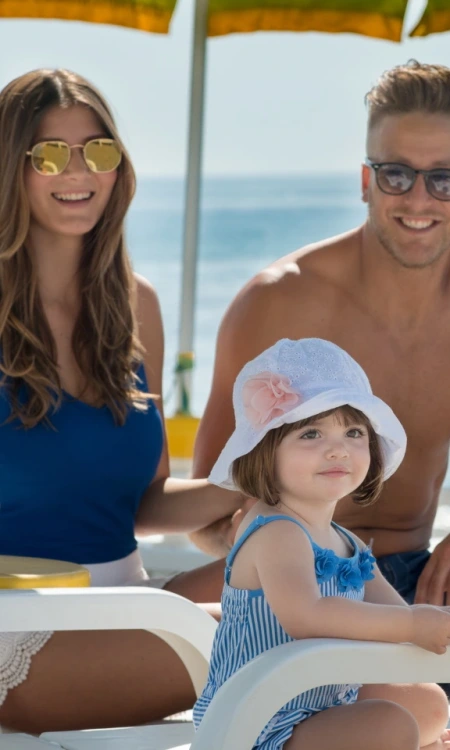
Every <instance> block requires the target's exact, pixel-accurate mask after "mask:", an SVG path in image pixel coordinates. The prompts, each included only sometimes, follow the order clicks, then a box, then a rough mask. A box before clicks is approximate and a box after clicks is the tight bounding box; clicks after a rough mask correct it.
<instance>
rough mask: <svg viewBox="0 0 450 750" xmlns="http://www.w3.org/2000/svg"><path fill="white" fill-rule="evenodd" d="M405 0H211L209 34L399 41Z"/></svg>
mask: <svg viewBox="0 0 450 750" xmlns="http://www.w3.org/2000/svg"><path fill="white" fill-rule="evenodd" d="M439 2H445V0H437V3H438V4H439ZM407 4H408V0H210V2H209V11H208V36H219V35H222V34H231V33H236V32H249V31H274V30H277V31H325V32H330V33H339V32H352V33H355V34H364V35H365V36H372V37H377V38H380V39H390V40H391V41H400V39H401V34H402V27H403V18H404V15H405V11H406V6H407ZM447 5H448V3H447Z"/></svg>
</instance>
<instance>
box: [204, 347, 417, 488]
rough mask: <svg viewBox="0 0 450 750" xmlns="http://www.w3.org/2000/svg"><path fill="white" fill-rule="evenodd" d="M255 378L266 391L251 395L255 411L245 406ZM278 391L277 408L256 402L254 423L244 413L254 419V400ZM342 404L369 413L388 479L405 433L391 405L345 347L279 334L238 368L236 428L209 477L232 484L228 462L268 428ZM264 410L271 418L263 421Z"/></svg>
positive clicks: (267, 400)
mask: <svg viewBox="0 0 450 750" xmlns="http://www.w3.org/2000/svg"><path fill="white" fill-rule="evenodd" d="M272 376H273V377H272ZM269 377H271V379H272V380H273V381H276V380H278V381H280V380H282V383H281V387H280V388H279V389H278V390H277V384H276V383H275V385H273V383H270V384H269V383H268V380H269ZM257 380H260V381H262V382H265V381H267V389H266V390H267V392H266V393H262V395H261V392H259V393H257V395H256V397H254V398H253V403H254V404H255V405H256V411H255V409H253V408H252V407H251V406H250V407H249V397H248V389H249V388H250V386H251V384H253V385H254V384H255V381H257ZM246 389H247V391H246ZM270 389H272V390H270ZM256 390H257V389H255V392H256ZM269 391H270V393H269ZM277 393H280V394H281V395H280V404H281V406H280V408H274V409H272V410H270V409H269V410H268V411H266V412H265V413H264V412H263V408H262V407H261V409H262V410H261V414H260V415H259V416H260V421H259V423H255V419H253V420H252V419H251V418H250V417H249V414H250V412H253V416H254V414H255V413H256V418H257V417H258V413H257V412H258V408H259V406H258V404H259V405H261V403H263V404H264V402H265V403H266V404H268V403H271V401H270V398H272V399H274V401H276V398H277V396H276V394H277ZM293 394H295V395H294V396H293ZM296 397H297V399H296ZM292 399H294V400H295V399H296V401H297V402H296V403H295V404H293V405H292V404H290V403H289V402H290V401H292ZM245 402H246V403H245ZM345 404H348V405H349V406H353V407H354V408H356V409H359V410H360V411H362V412H363V414H365V415H366V416H367V417H368V418H369V420H370V422H371V424H372V426H373V428H374V430H375V432H376V433H377V435H378V437H379V439H380V445H381V449H382V452H383V456H384V479H388V477H390V476H391V475H392V474H393V473H394V471H396V469H397V468H398V467H399V465H400V463H401V462H402V460H403V457H404V455H405V451H406V433H405V431H404V429H403V427H402V425H401V424H400V422H399V420H398V419H397V417H396V416H395V414H394V412H393V411H392V409H391V408H390V407H389V406H388V405H387V404H385V403H384V401H382V400H381V399H379V398H377V397H376V396H374V395H373V393H372V389H371V387H370V383H369V380H368V378H367V375H366V374H365V372H364V370H363V369H362V368H361V367H360V365H359V364H358V363H357V362H356V361H355V360H354V359H353V358H352V357H350V355H349V354H347V352H345V351H344V350H343V349H341V348H340V347H339V346H336V344H332V343H331V342H330V341H324V340H323V339H300V340H299V341H291V340H290V339H281V340H280V341H278V342H277V343H276V344H274V346H272V347H270V349H266V351H264V352H263V353H262V354H260V355H259V356H258V357H256V358H255V359H253V360H251V361H250V362H248V363H247V364H246V365H245V366H244V367H243V368H242V370H241V372H240V373H239V375H238V377H237V379H236V382H235V384H234V389H233V406H234V414H235V420H236V429H235V431H234V432H233V434H232V435H231V437H230V439H229V440H228V442H227V444H226V445H225V447H224V449H223V451H222V453H221V454H220V456H219V458H218V459H217V461H216V463H215V465H214V466H213V469H212V471H211V474H210V476H209V481H210V482H212V483H213V484H218V485H220V486H222V487H226V488H228V489H233V490H235V489H237V488H236V487H235V485H234V483H233V479H232V476H231V469H232V464H233V461H234V460H235V459H236V458H238V457H239V456H244V455H245V454H247V453H250V451H251V450H253V448H254V447H255V446H256V445H257V444H258V443H259V442H260V441H261V440H262V439H263V437H264V435H265V434H266V433H267V432H268V431H269V430H273V429H275V428H276V427H280V426H281V425H282V424H287V423H288V424H292V423H293V422H297V421H299V420H301V419H306V418H307V417H312V416H314V415H315V414H320V413H322V412H324V411H328V410H329V409H334V408H336V407H339V406H344V405H345ZM280 411H283V413H280ZM266 414H269V417H270V418H269V417H268V418H267V420H266V421H265V420H264V417H265V416H266ZM272 416H273V418H272Z"/></svg>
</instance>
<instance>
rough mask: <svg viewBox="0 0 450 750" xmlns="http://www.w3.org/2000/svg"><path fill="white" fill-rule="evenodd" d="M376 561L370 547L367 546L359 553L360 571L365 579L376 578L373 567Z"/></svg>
mask: <svg viewBox="0 0 450 750" xmlns="http://www.w3.org/2000/svg"><path fill="white" fill-rule="evenodd" d="M375 563H376V560H375V558H374V556H373V555H372V552H371V550H370V547H366V548H365V549H363V550H361V552H360V553H359V572H360V573H361V578H362V579H363V581H371V580H372V579H373V578H375V576H374V574H373V568H374V565H375Z"/></svg>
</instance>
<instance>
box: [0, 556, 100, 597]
mask: <svg viewBox="0 0 450 750" xmlns="http://www.w3.org/2000/svg"><path fill="white" fill-rule="evenodd" d="M90 578H91V577H90V574H89V571H88V570H86V568H83V567H82V566H81V565H75V564H74V563H69V562H62V561H61V560H44V559H42V558H40V557H15V556H12V555H0V589H43V588H66V587H74V588H81V587H82V588H84V587H86V586H89V584H90Z"/></svg>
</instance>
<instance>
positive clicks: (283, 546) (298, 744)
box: [194, 339, 450, 750]
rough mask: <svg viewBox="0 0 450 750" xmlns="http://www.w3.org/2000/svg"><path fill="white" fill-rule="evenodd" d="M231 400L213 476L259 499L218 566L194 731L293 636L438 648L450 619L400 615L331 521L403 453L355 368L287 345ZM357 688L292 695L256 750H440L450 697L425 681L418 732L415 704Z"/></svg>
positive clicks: (366, 498) (315, 346)
mask: <svg viewBox="0 0 450 750" xmlns="http://www.w3.org/2000/svg"><path fill="white" fill-rule="evenodd" d="M233 404H234V410H235V417H236V429H235V431H234V433H233V434H232V436H231V437H230V439H229V440H228V442H227V444H226V446H225V448H224V450H223V451H222V453H221V455H220V456H219V459H218V460H217V462H216V464H215V466H214V468H213V470H212V472H211V475H210V478H209V479H210V481H212V482H214V483H216V484H218V485H220V486H222V487H228V488H230V489H234V490H235V489H238V490H240V491H241V492H243V493H244V494H245V495H248V496H250V497H253V498H258V502H256V504H255V505H254V506H253V507H252V509H251V510H250V512H249V513H248V514H247V515H246V517H245V518H244V520H243V522H242V523H241V525H240V527H239V529H238V532H237V537H236V542H235V544H234V547H233V549H232V550H231V552H230V554H229V556H228V558H227V567H226V571H225V585H224V590H223V595H222V610H223V617H222V620H221V623H220V625H219V627H218V630H217V633H216V637H215V641H214V646H213V653H212V659H211V665H210V670H209V676H208V682H207V685H206V687H205V689H204V690H203V693H202V695H201V696H200V698H199V699H198V701H197V703H196V705H195V707H194V723H195V725H196V726H198V725H199V724H200V722H201V720H202V718H203V715H204V713H205V711H206V710H207V708H208V705H209V703H210V702H211V700H212V698H213V697H214V695H215V693H216V692H217V690H218V689H219V688H220V686H221V685H222V684H223V683H224V682H225V680H227V679H228V678H229V677H231V675H232V674H234V672H236V671H237V670H238V669H239V668H240V667H242V666H243V665H244V664H246V662H248V661H249V660H250V659H253V658H255V657H256V656H257V655H258V654H260V653H262V652H264V651H266V650H267V649H270V648H273V647H274V646H278V645H280V644H283V643H288V642H290V641H293V640H296V639H300V638H349V639H360V640H375V641H389V642H404V641H408V642H411V643H415V644H417V645H418V646H421V647H422V648H425V649H427V650H429V651H433V652H435V653H437V654H442V653H445V650H446V647H447V645H448V644H449V643H450V614H449V613H447V612H445V611H444V610H442V609H439V608H437V607H432V606H425V605H423V606H412V607H410V606H408V605H407V604H406V603H405V602H404V601H403V599H402V598H401V597H400V595H399V594H397V592H396V591H395V590H394V589H393V588H392V587H391V585H390V584H389V583H388V582H387V581H386V580H385V579H384V578H383V576H382V575H381V573H380V572H379V571H378V569H377V567H376V564H375V558H374V557H373V556H372V554H371V551H370V549H369V548H368V547H367V546H366V545H365V544H364V542H362V541H361V540H360V539H359V538H358V537H357V536H355V534H353V533H350V532H348V531H346V530H345V529H343V528H341V527H339V526H337V524H335V523H333V521H332V517H333V513H334V510H335V507H336V505H337V503H338V501H339V500H340V499H341V498H343V497H346V496H348V495H351V496H352V497H353V500H354V502H355V503H360V504H362V505H369V504H371V503H373V502H375V500H376V499H377V498H378V496H379V494H380V492H381V488H382V483H383V481H384V480H386V479H387V478H388V477H390V476H391V475H392V474H393V473H394V472H395V471H396V469H397V468H398V466H399V464H400V463H401V461H402V459H403V456H404V454H405V450H406V435H405V432H404V430H403V427H402V425H401V424H400V422H399V421H398V419H397V418H396V416H395V415H394V413H393V412H392V411H391V409H390V408H389V407H388V406H387V405H386V404H385V403H384V402H383V401H381V400H380V399H379V398H377V397H376V396H374V395H373V393H372V390H371V387H370V384H369V381H368V379H367V377H366V375H365V373H364V372H363V370H362V369H361V367H360V366H359V365H358V364H357V363H356V362H355V361H354V360H353V359H352V358H351V357H350V356H349V355H348V354H347V353H346V352H344V351H343V350H342V349H340V348H339V347H337V346H335V345H334V344H332V343H330V342H328V341H323V340H321V339H302V340H300V341H290V340H288V339H283V340H282V341H279V342H278V343H277V344H275V345H274V346H272V347H271V348H270V349H268V350H267V351H265V352H263V353H262V354H261V355H260V356H258V357H256V359H254V360H252V361H251V362H249V363H248V364H247V365H245V367H244V368H243V370H242V371H241V372H240V374H239V376H238V378H237V380H236V383H235V386H234V391H233ZM359 687H360V686H359V685H327V686H324V687H321V688H317V689H314V690H309V691H308V692H305V693H302V694H301V695H298V696H297V697H296V698H294V699H293V700H291V701H289V703H287V704H286V705H284V706H283V707H282V708H281V709H280V710H279V711H278V712H277V713H276V715H275V716H274V717H273V718H272V719H271V721H270V722H269V723H268V724H267V725H266V726H265V727H264V729H263V731H262V732H261V733H260V735H259V737H258V739H257V741H256V744H255V748H258V749H259V750H281V748H283V749H284V750H324V748H331V747H332V748H333V750H362V749H364V750H418V749H419V747H427V749H428V750H437V749H438V748H450V733H448V732H447V731H446V730H445V727H446V724H447V719H448V707H447V700H446V696H445V694H444V692H443V691H442V690H441V689H440V688H439V687H438V686H437V685H433V686H432V685H430V686H427V688H429V689H431V690H432V691H435V694H433V711H427V714H428V717H427V720H428V724H427V730H426V732H424V731H422V727H421V721H422V718H423V717H422V715H421V710H422V714H423V705H417V706H416V705H413V706H412V709H411V701H410V704H409V708H410V709H411V710H410V711H408V710H406V709H405V708H404V707H402V706H401V705H399V704H397V703H394V702H391V701H388V700H363V699H361V697H360V698H359V699H358V691H359ZM419 694H420V691H418V692H417V695H419ZM428 695H429V694H428ZM417 703H418V704H420V701H419V700H418V701H417ZM325 709H326V710H325ZM429 714H432V716H431V717H430V715H429ZM416 719H417V720H416ZM430 722H431V725H430ZM430 726H431V728H430ZM236 750H238V749H236Z"/></svg>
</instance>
